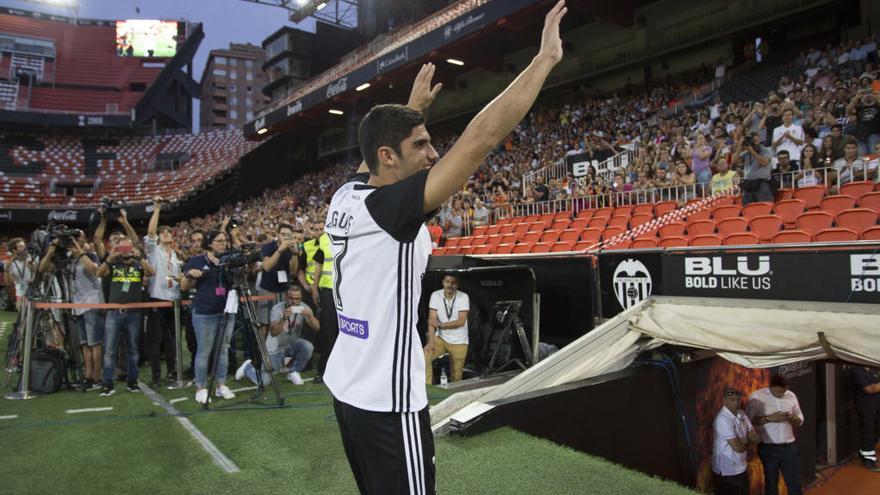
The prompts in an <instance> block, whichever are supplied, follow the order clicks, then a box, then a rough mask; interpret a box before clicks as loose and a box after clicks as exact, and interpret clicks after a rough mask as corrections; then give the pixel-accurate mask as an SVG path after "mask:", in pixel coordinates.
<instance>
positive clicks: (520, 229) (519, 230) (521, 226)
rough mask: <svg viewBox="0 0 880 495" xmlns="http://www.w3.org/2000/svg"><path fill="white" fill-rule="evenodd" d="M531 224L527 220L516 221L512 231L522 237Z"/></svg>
mask: <svg viewBox="0 0 880 495" xmlns="http://www.w3.org/2000/svg"><path fill="white" fill-rule="evenodd" d="M530 227H531V224H530V223H527V222H522V223H518V224H516V225H515V226H514V227H513V233H514V234H516V236H517V237H522V236H524V235H526V232H528V231H529V230H530Z"/></svg>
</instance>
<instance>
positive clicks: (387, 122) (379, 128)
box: [358, 104, 425, 175]
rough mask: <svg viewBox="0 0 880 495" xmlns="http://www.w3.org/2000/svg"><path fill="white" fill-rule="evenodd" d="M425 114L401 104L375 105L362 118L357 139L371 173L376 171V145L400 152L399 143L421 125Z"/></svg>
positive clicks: (377, 168)
mask: <svg viewBox="0 0 880 495" xmlns="http://www.w3.org/2000/svg"><path fill="white" fill-rule="evenodd" d="M424 123H425V117H424V116H423V115H422V114H421V113H419V112H417V111H416V110H413V109H412V108H409V107H406V106H404V105H394V104H392V105H377V106H375V107H373V109H372V110H370V112H369V113H367V115H365V116H364V118H363V119H362V120H361V123H360V126H359V127H358V142H359V144H360V147H361V155H363V157H364V161H365V162H367V167H369V169H370V174H372V175H378V174H379V155H378V153H379V148H381V147H382V146H387V147H389V148H391V149H393V150H394V152H395V153H397V154H398V155H400V143H401V142H403V140H404V139H406V138H407V137H409V135H410V134H412V130H413V129H414V128H415V127H418V126H420V125H423V124H424Z"/></svg>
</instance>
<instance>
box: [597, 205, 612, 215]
mask: <svg viewBox="0 0 880 495" xmlns="http://www.w3.org/2000/svg"><path fill="white" fill-rule="evenodd" d="M613 214H614V208H613V207H611V206H606V207H604V208H599V209H598V210H595V213H593V218H611V216H612V215H613Z"/></svg>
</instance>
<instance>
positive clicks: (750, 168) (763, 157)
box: [735, 132, 774, 206]
mask: <svg viewBox="0 0 880 495" xmlns="http://www.w3.org/2000/svg"><path fill="white" fill-rule="evenodd" d="M735 153H736V154H735V156H736V160H737V161H739V162H741V163H742V165H743V180H742V181H741V182H740V188H742V193H743V199H742V204H743V206H745V205H747V204H749V203H754V202H758V201H773V196H774V195H773V190H772V189H771V188H770V161H771V159H772V158H771V157H772V155H771V153H770V150H769V149H768V148H766V147H764V146H762V145H761V143H760V141H759V139H758V133H756V132H753V133H751V134H747V135H746V136H745V137H744V138H742V139H740V140H738V141H737V143H736V151H735Z"/></svg>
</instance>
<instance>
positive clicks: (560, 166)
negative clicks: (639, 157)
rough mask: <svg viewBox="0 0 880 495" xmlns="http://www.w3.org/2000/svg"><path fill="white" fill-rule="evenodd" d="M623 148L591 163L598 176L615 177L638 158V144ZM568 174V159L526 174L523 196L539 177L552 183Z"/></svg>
mask: <svg viewBox="0 0 880 495" xmlns="http://www.w3.org/2000/svg"><path fill="white" fill-rule="evenodd" d="M623 147H624V149H623V151H621V152H620V153H617V154H616V155H613V156H610V157H608V158H606V159H605V160H603V161H601V162H600V161H598V160H593V161H592V162H591V165H592V166H593V167H594V168H595V169H596V175H601V176H603V177H606V178H608V177H609V176H611V175H613V174H614V172H615V171H617V170H619V169H621V168H626V166H627V165H629V164H630V163H632V161H633V160H634V159H635V156H636V150H637V149H638V147H637V144H636V143H635V142H632V143H629V144H625V145H624V146H623ZM568 174H569V169H568V163H567V161H566V158H562V159H561V160H559V161H557V162H556V163H554V164H552V165H547V166H546V167H544V168H540V169H538V170H535V171H533V172H529V173H527V174H524V175H523V178H522V194H523V196H525V194H526V191H528V190H529V188H531V187H532V185H533V184H534V183H535V179H536V178H537V177H539V176H540V177H543V178H544V180H545V181H550V180H552V179H562V178H565V177H566V176H567V175H568Z"/></svg>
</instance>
